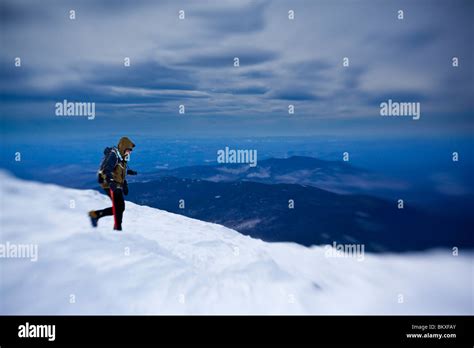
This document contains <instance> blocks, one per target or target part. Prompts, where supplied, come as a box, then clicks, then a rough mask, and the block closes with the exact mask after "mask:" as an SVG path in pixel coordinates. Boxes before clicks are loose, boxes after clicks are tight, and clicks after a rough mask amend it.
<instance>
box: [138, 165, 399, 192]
mask: <svg viewBox="0 0 474 348" xmlns="http://www.w3.org/2000/svg"><path fill="white" fill-rule="evenodd" d="M164 176H172V177H177V178H187V179H200V180H207V181H212V182H231V181H239V180H240V181H253V182H260V183H266V184H300V185H308V186H314V187H318V188H321V189H326V190H329V191H332V192H336V193H367V192H371V191H382V190H391V189H397V188H403V187H404V186H405V184H404V183H403V182H399V181H395V180H388V179H383V178H380V177H379V176H376V175H374V174H372V173H371V172H369V171H366V170H364V169H361V168H356V167H354V166H352V165H350V164H349V163H347V162H342V161H325V160H320V159H316V158H312V157H304V156H293V157H289V158H270V159H266V160H262V161H259V162H258V165H257V166H256V167H250V166H249V165H248V164H222V165H201V166H189V167H181V168H176V169H170V170H166V169H165V170H157V171H155V172H153V173H147V174H145V175H142V176H141V178H140V180H141V181H146V180H155V179H158V178H161V177H164Z"/></svg>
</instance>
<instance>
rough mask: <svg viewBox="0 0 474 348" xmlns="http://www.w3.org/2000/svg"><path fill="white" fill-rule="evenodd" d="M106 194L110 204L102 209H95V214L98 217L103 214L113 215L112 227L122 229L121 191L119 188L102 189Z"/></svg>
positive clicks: (123, 203)
mask: <svg viewBox="0 0 474 348" xmlns="http://www.w3.org/2000/svg"><path fill="white" fill-rule="evenodd" d="M104 191H105V193H106V194H107V196H109V197H110V199H111V200H112V206H111V207H110V208H105V209H102V210H96V214H97V215H98V218H99V219H100V218H101V217H103V216H110V215H113V216H114V229H117V230H121V229H122V217H123V211H124V210H125V201H124V199H123V193H122V190H121V189H117V190H115V191H112V190H111V189H104Z"/></svg>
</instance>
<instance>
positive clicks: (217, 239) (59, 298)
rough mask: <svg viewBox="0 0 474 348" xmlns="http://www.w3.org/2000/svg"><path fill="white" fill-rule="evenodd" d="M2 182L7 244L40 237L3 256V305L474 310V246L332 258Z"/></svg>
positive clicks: (184, 310)
mask: <svg viewBox="0 0 474 348" xmlns="http://www.w3.org/2000/svg"><path fill="white" fill-rule="evenodd" d="M0 187H1V188H0V191H1V192H0V193H1V198H0V199H1V201H0V204H1V217H0V228H1V230H0V231H1V235H0V243H2V245H3V246H5V245H6V243H7V242H8V243H9V245H10V246H11V245H19V244H36V245H37V246H38V260H37V261H36V262H34V261H31V260H30V259H28V258H14V257H2V258H0V266H1V268H0V281H1V282H0V314H471V315H472V314H474V311H473V278H472V274H473V273H472V271H473V253H472V252H468V251H464V250H460V254H459V256H453V255H452V251H451V250H434V251H429V252H423V253H413V254H379V255H374V254H367V253H366V254H365V257H364V259H363V261H358V260H357V258H335V257H327V255H326V249H325V248H324V247H323V246H315V247H312V248H306V247H303V246H300V245H297V244H292V243H266V242H263V241H261V240H256V239H253V238H250V237H247V236H244V235H242V234H240V233H238V232H236V231H234V230H231V229H228V228H226V227H223V226H220V225H216V224H212V223H207V222H202V221H199V220H194V219H190V218H187V217H184V216H181V215H176V214H171V213H168V212H165V211H161V210H158V209H153V208H150V207H146V206H140V205H137V204H134V203H131V202H126V210H125V214H124V223H123V228H124V231H123V232H116V231H112V223H113V222H112V218H111V217H107V218H103V219H101V221H100V222H99V227H98V228H97V229H94V228H92V226H91V225H90V222H89V219H88V216H87V212H88V211H89V210H91V209H101V208H105V207H108V206H110V200H109V198H108V197H107V196H105V195H102V194H100V193H99V192H96V191H93V190H75V189H68V188H64V187H60V186H56V185H47V184H40V183H35V182H29V181H23V180H19V179H16V178H14V177H12V176H10V175H9V174H7V173H6V172H0ZM71 201H73V203H71ZM315 233H324V231H315ZM415 237H416V236H414V238H415ZM400 301H402V303H399V302H400Z"/></svg>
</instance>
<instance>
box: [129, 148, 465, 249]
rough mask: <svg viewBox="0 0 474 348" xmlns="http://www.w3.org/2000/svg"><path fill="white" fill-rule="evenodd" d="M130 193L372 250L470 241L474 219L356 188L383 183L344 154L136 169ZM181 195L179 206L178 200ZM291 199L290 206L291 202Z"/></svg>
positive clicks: (255, 226)
mask: <svg viewBox="0 0 474 348" xmlns="http://www.w3.org/2000/svg"><path fill="white" fill-rule="evenodd" d="M140 180H141V182H136V183H131V184H130V195H129V197H128V199H130V200H132V201H134V202H136V203H138V204H145V205H149V206H152V207H155V208H159V209H164V210H167V211H170V212H174V213H178V214H183V215H186V216H189V217H193V218H197V219H200V220H205V221H209V222H215V223H219V224H222V225H225V226H227V227H230V228H232V229H235V230H237V231H239V232H241V233H243V234H247V235H250V236H252V237H256V238H261V239H263V240H266V241H290V242H295V243H299V244H303V245H307V246H309V245H320V244H332V243H333V242H337V243H362V244H365V247H366V250H371V251H397V252H399V251H409V250H423V249H428V248H435V247H449V248H451V247H452V246H460V245H461V246H469V247H472V246H473V241H472V237H471V234H470V228H472V226H473V220H472V219H470V218H468V217H466V218H465V219H447V218H444V217H440V216H436V215H432V214H428V213H426V212H424V211H421V210H417V209H415V208H413V207H412V206H410V204H409V202H406V206H405V208H404V209H398V208H397V202H396V200H394V201H388V200H384V199H380V198H376V197H372V196H369V195H363V194H360V193H354V194H341V193H338V192H347V191H350V192H362V191H364V188H366V187H374V186H375V187H376V186H377V185H383V182H382V181H377V180H376V178H375V177H374V176H373V175H372V174H371V173H369V172H367V171H365V170H362V169H358V168H354V167H352V166H350V165H349V164H347V163H344V162H331V161H322V160H318V159H314V158H309V157H291V158H288V159H268V160H264V161H260V162H259V164H258V166H257V167H256V168H251V167H249V166H248V165H215V166H211V165H210V166H192V167H183V168H177V169H171V170H160V171H157V172H154V173H148V174H145V175H142V176H141V178H140ZM181 199H183V200H184V208H180V207H179V201H180V200H181ZM289 200H293V201H294V208H293V209H290V208H289Z"/></svg>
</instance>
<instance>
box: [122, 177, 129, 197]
mask: <svg viewBox="0 0 474 348" xmlns="http://www.w3.org/2000/svg"><path fill="white" fill-rule="evenodd" d="M123 194H124V195H125V196H126V195H128V182H127V180H125V181H124V182H123Z"/></svg>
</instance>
